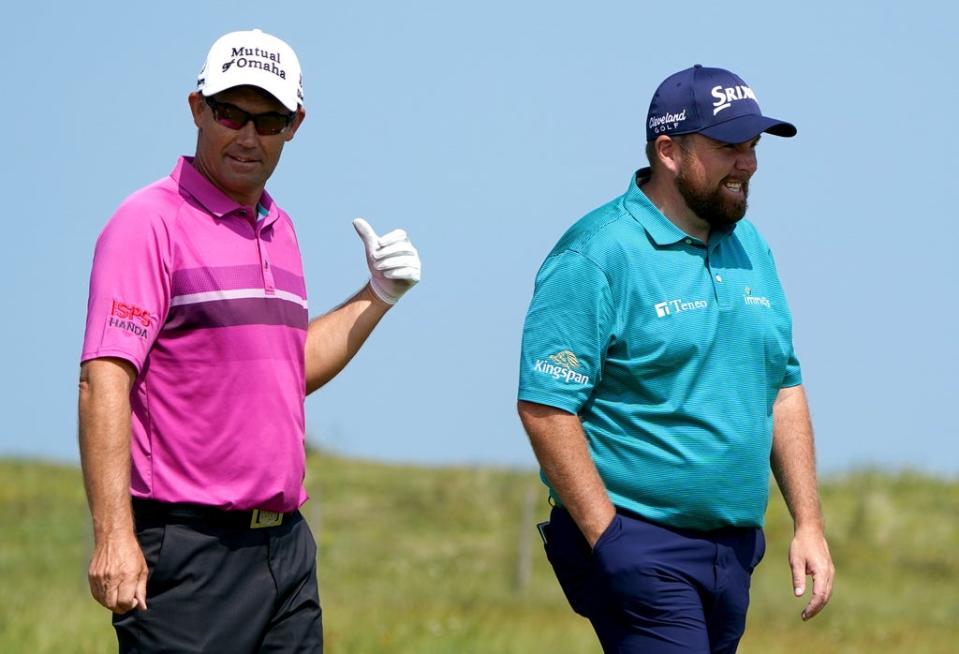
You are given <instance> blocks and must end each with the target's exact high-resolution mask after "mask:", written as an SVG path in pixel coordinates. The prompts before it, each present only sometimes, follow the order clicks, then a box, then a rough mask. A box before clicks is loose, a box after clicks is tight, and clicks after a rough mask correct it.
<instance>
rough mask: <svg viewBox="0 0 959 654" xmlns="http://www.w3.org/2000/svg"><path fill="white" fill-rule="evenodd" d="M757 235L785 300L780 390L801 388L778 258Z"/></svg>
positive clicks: (790, 319) (798, 366) (799, 368)
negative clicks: (777, 270)
mask: <svg viewBox="0 0 959 654" xmlns="http://www.w3.org/2000/svg"><path fill="white" fill-rule="evenodd" d="M753 233H754V234H755V235H756V238H758V239H759V241H760V242H761V243H762V244H763V245H764V246H765V248H766V255H767V256H768V257H769V261H770V263H771V265H772V269H773V275H774V276H775V279H776V285H777V287H779V292H780V293H781V295H782V300H783V309H782V312H783V323H784V324H785V328H784V330H783V331H784V332H785V335H784V337H783V340H784V343H783V347H784V348H785V350H786V368H785V371H784V373H783V379H782V382H781V383H780V385H779V387H780V388H789V387H790V386H799V385H800V384H801V383H802V368H801V367H800V365H799V357H797V356H796V349H795V347H794V346H793V328H792V324H793V323H792V312H791V311H790V310H789V303H788V301H787V300H786V292H785V291H784V290H783V289H782V286H781V285H780V284H779V273H778V272H776V258H775V257H774V256H773V251H772V248H770V247H769V244H768V243H766V241H765V240H763V238H762V237H761V236H760V235H759V233H758V232H756V231H755V230H754V232H753Z"/></svg>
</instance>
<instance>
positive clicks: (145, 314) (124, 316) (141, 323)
mask: <svg viewBox="0 0 959 654" xmlns="http://www.w3.org/2000/svg"><path fill="white" fill-rule="evenodd" d="M153 323H154V319H153V316H152V315H151V314H150V312H149V311H147V310H146V309H143V308H141V307H138V306H137V305H135V304H129V303H127V302H121V301H119V300H114V301H113V305H112V306H111V307H110V316H109V318H108V320H107V325H108V326H109V327H115V328H116V329H122V330H123V331H126V332H130V333H131V334H134V335H135V336H139V337H140V338H147V336H148V332H147V329H148V328H149V327H150V325H152V324H153Z"/></svg>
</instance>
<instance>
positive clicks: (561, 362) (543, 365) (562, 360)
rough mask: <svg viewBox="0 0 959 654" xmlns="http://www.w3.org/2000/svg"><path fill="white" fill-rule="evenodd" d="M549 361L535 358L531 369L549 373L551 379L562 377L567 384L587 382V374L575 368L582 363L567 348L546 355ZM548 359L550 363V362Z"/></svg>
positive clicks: (545, 373)
mask: <svg viewBox="0 0 959 654" xmlns="http://www.w3.org/2000/svg"><path fill="white" fill-rule="evenodd" d="M547 359H549V361H545V360H543V359H537V360H536V362H535V363H534V364H533V370H534V371H536V372H539V373H542V374H544V375H549V376H550V377H552V378H553V379H562V380H563V381H565V382H566V383H567V384H568V383H570V382H575V383H577V384H588V383H589V375H584V374H582V373H580V372H576V369H577V368H579V367H580V365H582V364H581V363H580V362H579V359H578V358H576V355H575V354H573V353H572V352H570V351H569V350H563V351H562V352H557V353H556V354H551V355H549V356H548V357H547ZM550 361H551V362H552V363H550Z"/></svg>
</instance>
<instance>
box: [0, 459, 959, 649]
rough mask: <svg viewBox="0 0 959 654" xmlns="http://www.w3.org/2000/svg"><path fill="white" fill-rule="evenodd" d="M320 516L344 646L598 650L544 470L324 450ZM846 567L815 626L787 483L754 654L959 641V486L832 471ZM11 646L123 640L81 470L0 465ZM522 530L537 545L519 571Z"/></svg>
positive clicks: (4, 637) (746, 642)
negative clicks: (94, 581) (94, 554)
mask: <svg viewBox="0 0 959 654" xmlns="http://www.w3.org/2000/svg"><path fill="white" fill-rule="evenodd" d="M307 487H308V489H309V491H310V494H311V496H312V498H313V499H311V500H310V502H308V503H307V504H306V505H305V506H304V513H305V514H306V516H307V518H308V519H309V521H310V523H311V525H312V526H313V529H314V532H315V534H316V536H317V541H318V542H319V545H320V555H319V563H320V593H321V600H322V603H323V606H324V622H325V625H326V638H327V651H328V652H330V653H331V654H365V653H370V654H372V653H376V654H382V653H393V652H396V653H401V654H433V653H437V654H444V653H451V654H452V653H454V652H455V653H457V654H467V653H471V652H476V653H484V654H485V653H491V654H507V653H516V654H520V653H522V654H535V653H539V652H544V653H564V652H572V653H579V652H599V647H598V646H597V645H596V643H595V638H594V636H593V634H592V631H591V630H590V628H589V625H588V624H587V623H586V622H585V621H584V620H582V619H580V618H578V617H577V616H575V615H574V614H573V613H572V611H570V610H569V608H568V607H567V606H566V603H565V600H564V599H563V597H562V593H561V592H560V590H559V588H558V587H557V585H556V582H555V580H554V579H553V576H552V572H551V571H550V569H549V565H548V563H547V562H546V560H545V557H544V556H543V554H542V549H541V547H540V543H539V539H538V537H537V536H535V534H534V533H533V532H531V531H529V530H532V528H533V527H532V525H531V524H526V523H525V522H524V504H525V501H526V500H525V498H527V496H528V495H530V493H532V494H534V495H535V497H536V503H535V510H534V519H535V520H538V519H541V518H542V517H543V516H545V515H546V513H547V509H548V507H547V506H546V505H545V502H543V501H542V498H543V497H544V493H543V492H542V489H541V487H540V486H539V482H538V480H537V479H536V476H535V475H534V474H532V473H528V472H515V471H508V470H496V469H489V468H424V467H412V466H396V465H385V464H379V463H370V462H364V461H356V460H349V459H342V458H338V457H334V456H330V455H327V454H313V455H311V457H310V461H309V476H308V480H307ZM822 494H823V504H824V507H825V510H826V516H827V521H828V534H829V538H830V545H831V547H832V550H833V556H834V559H835V562H836V567H837V569H838V577H837V580H836V587H835V592H834V597H833V600H832V602H831V604H830V605H829V606H828V607H827V609H826V610H825V612H824V613H823V614H821V615H820V616H819V617H817V618H815V619H814V620H813V621H811V622H809V623H803V622H802V621H801V620H800V619H799V611H800V609H801V608H802V605H803V601H801V600H798V599H795V598H793V597H792V593H791V588H790V586H791V582H790V576H789V571H788V568H787V565H786V562H785V561H786V548H787V547H788V542H789V535H790V522H789V519H788V515H787V514H786V511H785V508H784V506H783V503H782V500H781V499H780V498H779V495H778V493H774V494H773V499H772V501H771V502H770V508H769V512H768V515H767V537H768V548H767V554H766V560H765V561H764V562H763V564H762V565H761V566H760V567H759V569H758V570H757V572H756V575H755V576H754V579H753V595H752V608H751V612H750V620H749V626H748V628H747V631H746V636H745V638H744V639H743V643H742V646H741V647H740V652H743V653H745V654H758V653H763V654H766V653H772V654H775V653H777V652H828V653H850V654H853V653H863V654H865V653H869V654H874V653H884V652H909V653H926V652H928V653H937V652H942V653H946V652H949V653H952V652H954V651H956V643H957V642H959V483H957V482H955V481H951V482H949V481H942V480H936V479H931V478H928V477H922V476H919V475H913V474H906V473H903V474H881V473H875V472H869V473H857V474H854V475H849V476H846V477H843V478H835V479H831V480H828V481H827V482H825V483H824V484H823V485H822ZM0 506H2V508H3V514H2V516H3V517H2V528H0V589H2V590H0V652H11V653H20V652H24V653H26V652H29V653H31V654H33V653H38V654H39V653H44V652H57V653H58V654H59V653H62V652H109V651H115V640H114V637H113V630H112V628H111V627H110V624H109V615H108V613H107V612H106V611H105V610H104V609H102V608H100V607H99V606H98V605H97V604H96V603H95V602H94V601H93V600H92V599H91V598H90V595H89V591H88V589H87V584H86V565H87V557H88V555H89V550H90V543H91V537H90V527H89V519H88V514H87V510H86V504H85V500H84V497H83V489H82V484H81V479H80V473H79V471H78V470H77V469H75V468H70V467H59V466H51V465H44V464H38V463H27V462H16V461H6V462H0ZM522 535H526V536H533V537H532V538H529V539H528V542H529V543H531V547H532V566H531V569H530V573H529V578H528V582H527V583H526V584H525V586H523V587H520V586H521V585H520V584H518V581H517V558H518V552H519V550H520V549H521V545H520V543H521V540H522Z"/></svg>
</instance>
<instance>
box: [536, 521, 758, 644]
mask: <svg viewBox="0 0 959 654" xmlns="http://www.w3.org/2000/svg"><path fill="white" fill-rule="evenodd" d="M543 534H544V538H545V541H546V555H547V557H548V558H549V561H550V563H551V564H552V566H553V570H554V571H555V573H556V578H557V579H558V580H559V583H560V585H561V586H562V588H563V592H564V593H565V594H566V598H567V599H568V600H569V603H570V605H571V606H572V607H573V610H575V611H576V612H577V613H579V614H580V615H583V616H585V617H587V618H589V620H590V622H592V624H593V628H594V629H595V630H596V634H597V636H599V640H600V643H601V644H602V646H603V651H604V652H606V653H607V654H609V653H614V652H615V653H642V654H730V653H732V652H735V651H736V648H737V646H738V645H739V639H740V638H741V637H742V634H743V630H744V629H745V626H746V609H747V607H748V606H749V581H750V575H751V574H752V571H753V569H754V568H755V567H756V565H757V564H758V563H759V561H760V560H761V559H762V557H763V554H764V552H765V548H766V545H765V539H764V537H763V533H762V529H758V528H726V529H720V530H716V531H695V530H689V529H672V528H668V527H664V526H662V525H657V524H654V523H652V522H648V521H646V520H643V519H641V518H639V517H638V516H634V515H624V514H623V513H622V512H620V513H617V515H616V517H615V518H614V520H613V522H612V524H611V525H610V526H609V528H608V529H607V530H606V531H605V532H604V533H603V535H602V536H601V537H600V539H599V540H598V541H597V542H596V546H595V548H594V549H592V550H591V549H590V547H589V544H588V543H587V542H586V539H585V538H583V535H582V534H581V533H580V531H579V528H578V527H577V526H576V523H575V522H573V519H572V518H571V517H570V515H569V513H568V512H567V511H566V510H565V509H563V508H559V507H557V508H554V509H553V511H552V513H551V515H550V521H549V523H548V525H546V526H545V527H544V529H543Z"/></svg>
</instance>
